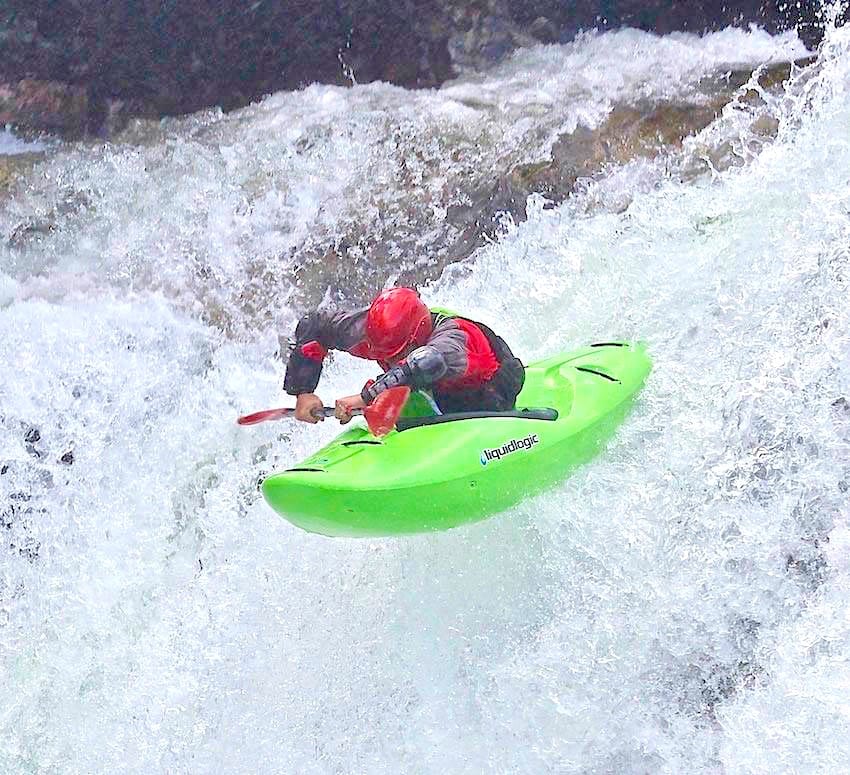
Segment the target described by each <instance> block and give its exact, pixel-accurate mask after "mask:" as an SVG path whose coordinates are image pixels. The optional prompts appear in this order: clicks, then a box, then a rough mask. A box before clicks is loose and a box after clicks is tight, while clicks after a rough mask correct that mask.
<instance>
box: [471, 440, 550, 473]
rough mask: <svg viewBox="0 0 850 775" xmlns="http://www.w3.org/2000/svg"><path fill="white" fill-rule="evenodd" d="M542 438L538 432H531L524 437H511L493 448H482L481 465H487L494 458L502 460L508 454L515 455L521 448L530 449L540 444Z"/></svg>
mask: <svg viewBox="0 0 850 775" xmlns="http://www.w3.org/2000/svg"><path fill="white" fill-rule="evenodd" d="M539 443H540V439H538V438H537V434H536V433H529V434H528V436H526V437H525V438H524V439H511V440H510V441H507V442H505V443H504V444H502V446H501V447H494V448H493V449H482V450H481V465H482V466H486V465H487V463H489V462H490V461H492V460H501V459H502V458H503V457H507V456H508V455H513V453H514V452H519V451H520V450H525V451H528V450H529V449H531V448H532V447H533V446H534V445H535V444H539Z"/></svg>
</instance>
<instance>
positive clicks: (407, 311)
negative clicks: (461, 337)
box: [366, 288, 431, 361]
mask: <svg viewBox="0 0 850 775" xmlns="http://www.w3.org/2000/svg"><path fill="white" fill-rule="evenodd" d="M430 334H431V311H430V310H429V309H428V307H426V306H425V303H424V302H423V301H422V299H420V298H419V294H418V293H417V292H416V291H414V290H413V289H412V288H390V289H389V290H387V291H382V292H381V293H379V294H378V295H377V296H376V297H375V300H374V301H373V302H372V306H371V307H369V312H368V313H366V341H367V342H368V343H369V354H370V355H371V356H372V357H373V358H376V359H377V360H379V361H388V360H390V359H391V358H394V357H396V356H397V355H398V354H399V353H401V352H402V351H403V350H404V349H405V348H406V347H407V346H408V345H411V344H415V345H417V346H418V345H422V344H425V342H426V341H427V340H428V337H429V336H430Z"/></svg>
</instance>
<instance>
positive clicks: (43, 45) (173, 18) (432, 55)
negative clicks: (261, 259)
mask: <svg viewBox="0 0 850 775" xmlns="http://www.w3.org/2000/svg"><path fill="white" fill-rule="evenodd" d="M2 5H3V8H2V9H0V124H2V123H11V124H15V125H18V126H20V127H24V128H30V129H35V130H46V131H50V132H57V133H60V134H63V135H64V136H66V137H79V136H82V135H85V134H94V135H98V134H100V135H108V134H109V133H110V132H111V131H114V130H115V129H119V128H120V127H121V125H122V124H123V123H124V122H125V120H126V119H127V118H128V117H130V116H140V115H141V116H148V117H150V116H161V115H169V114H180V113H188V112H192V111H195V110H199V109H201V108H204V107H208V106H211V105H219V106H221V107H222V108H224V109H225V110H229V109H233V108H237V107H241V106H243V105H245V104H247V103H249V102H251V101H252V100H255V99H257V98H259V97H261V96H263V95H264V94H268V93H271V92H275V91H280V90H284V89H295V88H298V87H300V86H302V85H304V84H307V83H311V82H320V83H331V84H347V83H352V82H354V81H355V80H356V81H357V82H359V83H366V82H369V81H374V80H383V81H388V82H391V83H395V84H398V85H401V86H406V87H434V86H438V85H439V84H441V83H443V82H444V81H445V80H447V79H449V78H452V77H455V76H456V75H458V74H459V73H461V72H463V71H465V70H469V69H476V68H481V67H485V66H487V65H489V64H493V63H495V62H497V61H499V60H500V59H501V58H503V57H504V56H506V55H507V54H508V53H509V52H510V51H512V50H514V49H515V48H517V47H519V46H524V45H529V44H533V43H535V42H544V43H552V42H566V41H569V40H570V39H572V38H573V37H574V36H575V35H576V34H577V33H578V32H579V31H580V30H588V29H592V28H600V29H610V28H614V27H622V26H631V27H636V28H639V29H643V30H648V31H655V32H658V33H666V32H671V31H674V30H686V31H693V32H704V31H707V30H714V29H719V28H723V27H727V26H730V25H738V26H744V25H747V24H750V23H755V24H758V25H760V26H762V27H764V28H766V29H768V30H769V31H772V32H773V31H778V30H781V29H786V28H789V27H796V28H797V29H798V30H799V32H800V35H801V37H802V38H803V40H804V41H805V42H806V44H807V45H808V46H809V47H810V48H813V47H814V46H816V45H817V43H818V41H819V37H820V34H821V31H820V26H819V23H820V20H819V13H820V3H819V2H817V0H800V1H799V2H797V3H788V2H786V0H739V2H729V0H698V1H695V0H577V1H576V0H526V1H525V2H522V3H513V2H510V0H394V2H388V1H387V0H310V2H307V0H179V2H176V1H175V0H7V2H5V3H3V4H2Z"/></svg>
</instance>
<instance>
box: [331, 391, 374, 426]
mask: <svg viewBox="0 0 850 775" xmlns="http://www.w3.org/2000/svg"><path fill="white" fill-rule="evenodd" d="M364 406H366V404H365V402H364V401H363V399H362V398H361V397H360V394H359V393H358V394H357V395H356V396H346V397H345V398H338V399H337V402H336V407H335V412H334V416H335V417H336V419H337V420H339V421H340V422H341V423H342V424H343V425H345V424H346V423H347V422H348V421H349V420H351V412H352V410H353V409H362V408H363V407H364Z"/></svg>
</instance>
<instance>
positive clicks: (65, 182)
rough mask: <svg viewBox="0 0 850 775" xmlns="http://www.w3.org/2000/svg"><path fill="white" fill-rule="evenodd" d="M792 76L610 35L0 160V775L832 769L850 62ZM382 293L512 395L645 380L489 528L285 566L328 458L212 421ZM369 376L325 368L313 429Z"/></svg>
mask: <svg viewBox="0 0 850 775" xmlns="http://www.w3.org/2000/svg"><path fill="white" fill-rule="evenodd" d="M806 55H807V52H806V51H805V49H804V47H803V46H802V45H801V44H800V42H799V41H798V39H797V37H796V35H795V34H793V33H792V34H786V35H782V36H773V37H771V36H769V35H767V34H766V33H764V32H761V31H759V30H755V29H753V30H750V31H741V30H731V29H730V30H725V31H721V32H718V33H713V34H710V35H706V36H704V37H697V36H693V35H687V34H674V35H669V36H664V37H658V36H654V35H651V34H646V33H640V32H637V31H634V30H622V31H618V32H608V33H603V34H590V35H583V36H581V37H580V38H579V39H577V40H576V41H575V42H573V43H570V44H568V45H557V46H539V47H536V48H532V49H527V50H521V51H519V52H517V53H516V54H515V55H514V56H513V57H511V58H510V59H509V60H508V61H507V62H505V63H504V64H502V65H500V66H498V67H497V68H495V69H494V70H492V71H490V72H487V73H482V74H477V75H469V76H465V77H464V78H462V79H458V80H457V81H454V82H451V83H449V84H446V85H445V86H443V87H442V88H441V89H438V90H431V91H406V90H404V89H401V88H397V87H393V86H389V85H387V84H380V83H376V84H370V85H356V84H355V85H353V86H352V87H351V88H347V89H346V88H338V87H330V86H318V85H313V86H310V87H307V88H305V89H303V90H301V91H298V92H293V93H279V94H275V95H270V96H269V97H267V98H266V99H264V100H263V101H261V102H259V103H257V104H255V105H252V106H249V107H248V108H245V109H243V110H240V111H236V112H234V113H230V114H222V113H221V112H219V111H214V110H211V111H206V112H203V113H199V114H195V115H193V116H189V117H185V118H181V119H166V120H163V121H162V122H157V123H151V122H147V123H146V122H137V123H136V124H134V125H133V126H131V127H130V128H128V130H127V131H126V132H125V133H124V134H123V135H122V136H121V137H119V138H118V139H116V140H115V141H114V142H110V143H91V142H88V143H66V144H58V143H47V144H46V145H42V146H32V145H30V144H28V143H27V142H25V141H24V140H21V139H18V138H16V137H14V136H13V135H12V134H11V133H8V132H6V133H3V134H0V154H6V157H5V158H7V159H12V160H14V159H15V158H16V157H17V156H19V155H22V154H23V155H24V156H26V155H27V154H33V153H35V154H37V157H36V160H35V161H30V162H29V163H27V164H24V165H22V166H21V167H20V168H18V171H17V173H16V176H14V179H13V180H12V182H11V183H9V184H8V187H7V189H5V190H4V189H0V363H1V364H2V369H0V440H2V450H0V543H2V545H0V687H2V688H0V771H2V772H9V773H13V772H14V773H116V772H122V773H159V772H161V773H175V774H176V773H212V772H227V773H317V774H318V773H400V772H403V773H441V772H448V773H470V774H473V773H475V774H477V773H483V772H487V773H577V774H578V773H582V774H587V775H589V774H590V773H684V772H688V773H728V774H729V775H732V774H733V773H765V774H768V773H771V774H775V773H782V772H789V773H790V772H793V773H838V772H846V771H847V768H848V762H850V734H848V729H850V703H849V702H848V696H850V605H848V595H850V505H849V504H848V501H850V494H848V491H850V304H848V285H850V134H848V126H850V87H848V84H850V29H841V28H839V29H830V30H828V32H827V37H826V39H825V42H824V44H823V46H822V49H821V51H820V54H819V57H818V59H817V60H816V61H815V62H814V63H810V64H807V65H805V66H792V67H791V69H790V72H789V75H788V77H787V78H786V79H785V80H784V82H782V83H780V84H779V85H778V86H777V87H776V88H774V89H772V90H768V89H764V88H762V86H761V85H760V83H759V81H758V75H759V73H760V72H761V71H762V70H763V68H765V67H768V66H770V65H772V64H776V63H782V62H790V61H792V60H795V59H799V58H802V57H805V56H806ZM742 68H743V69H750V70H752V69H753V68H755V69H756V72H755V73H754V75H753V77H752V78H751V79H750V80H749V82H748V85H745V86H743V87H741V88H740V89H738V90H737V91H735V93H734V94H732V95H731V99H730V100H729V101H728V104H726V106H725V107H724V108H723V109H722V111H720V112H719V115H717V117H716V118H714V119H713V120H712V121H710V122H709V123H708V125H707V126H705V127H703V128H700V129H699V130H698V131H696V132H694V133H692V134H690V135H689V136H688V137H686V138H685V139H684V141H682V142H677V143H670V144H665V145H664V146H663V147H661V148H660V149H659V150H658V152H654V153H652V154H632V155H631V156H629V158H622V159H619V160H618V159H614V160H610V159H609V160H608V161H606V162H605V163H604V164H602V165H601V166H600V167H599V168H598V169H595V170H593V171H592V172H591V173H588V174H586V175H579V176H578V177H577V180H576V182H575V186H574V187H573V188H572V189H571V190H570V191H569V194H568V195H565V196H564V197H561V198H560V199H559V200H558V201H554V200H553V199H552V198H548V197H547V196H546V195H545V194H541V193H536V194H532V195H531V196H530V197H529V198H528V200H527V202H526V203H524V204H525V207H524V209H523V211H522V213H521V214H519V215H518V214H517V212H509V211H507V210H505V211H499V212H495V213H493V214H492V216H490V215H488V217H489V218H490V222H489V224H488V228H487V230H485V231H486V234H485V235H484V236H483V237H482V238H481V239H480V242H479V243H477V244H471V245H470V247H469V255H467V256H457V255H454V254H452V252H451V246H453V245H456V244H457V243H458V241H459V240H461V241H462V240H467V242H468V231H465V230H468V226H469V223H472V222H474V221H475V209H474V208H475V194H476V192H480V191H481V190H484V189H486V184H487V182H488V180H492V179H493V176H494V171H499V172H505V171H507V170H510V169H515V168H517V167H518V166H519V165H526V167H525V168H529V166H528V165H532V166H533V165H540V164H545V163H546V161H547V159H549V158H550V157H551V155H552V153H553V148H554V147H555V146H556V144H557V143H563V142H564V138H569V137H570V136H571V135H573V134H575V133H578V132H585V133H587V132H590V133H594V132H598V131H599V128H600V127H602V126H603V124H604V122H605V121H606V118H607V117H608V116H610V114H611V112H612V110H614V108H615V107H617V106H619V107H622V106H635V105H646V104H651V103H658V102H662V101H663V102H665V104H672V105H674V106H675V105H682V106H693V105H695V104H699V103H700V102H701V101H702V102H706V101H708V100H709V97H707V96H705V94H706V93H705V89H706V88H708V87H707V86H706V84H710V83H722V82H723V80H724V78H727V77H728V73H730V72H731V71H733V70H734V71H738V70H740V69H742ZM727 79H728V78H727ZM591 137H592V138H596V139H597V140H598V141H599V142H602V141H603V140H602V139H600V138H601V136H600V135H598V134H592V135H591ZM594 141H595V140H594ZM605 142H610V139H609V140H605ZM0 158H2V157H0ZM464 208H466V209H464ZM469 213H472V215H471V216H468V214H469ZM400 279H403V280H406V281H415V282H417V283H419V284H420V286H421V288H422V293H423V295H424V297H425V298H426V299H427V300H428V301H429V302H430V303H434V304H439V305H444V306H447V307H450V308H452V309H456V310H459V311H462V312H463V313H464V314H466V315H468V316H470V317H472V318H474V319H480V320H482V321H484V322H488V323H490V324H491V325H493V326H494V327H495V328H496V329H497V331H498V332H499V333H500V334H501V335H502V336H504V337H505V338H506V339H507V340H508V341H509V342H510V343H511V345H512V347H513V348H514V351H515V352H516V353H517V354H518V355H519V356H520V357H522V358H523V359H524V360H525V361H527V362H528V361H532V360H535V359H538V358H542V357H544V356H546V355H548V354H551V353H554V352H557V351H561V350H567V349H571V348H575V347H579V346H582V345H584V344H585V343H587V342H590V341H600V340H610V339H619V338H627V339H641V340H643V341H645V342H647V344H648V346H649V350H650V352H651V354H652V357H653V360H654V370H653V373H652V374H651V375H650V378H649V380H648V382H647V385H646V387H645V389H644V390H643V392H642V393H641V395H640V398H639V400H638V401H637V403H636V405H635V407H634V410H633V412H632V413H631V415H630V416H629V417H628V419H627V420H626V422H625V423H624V424H623V426H622V427H621V429H620V430H619V431H618V433H617V434H616V436H615V437H614V439H613V440H612V441H611V443H610V444H609V445H608V446H607V447H606V449H605V450H604V452H603V453H602V454H600V456H599V457H598V458H597V459H596V460H594V461H593V462H591V463H590V464H588V465H586V466H584V467H583V468H581V469H580V470H579V471H578V472H577V473H575V474H574V475H573V476H572V477H571V478H569V479H567V480H566V481H564V482H563V484H561V485H560V486H559V487H557V488H556V489H554V490H552V491H548V492H546V493H544V494H541V495H539V496H537V497H533V498H530V499H528V500H526V501H525V502H524V503H522V504H521V505H520V506H518V507H516V508H514V509H512V510H511V511H509V512H507V513H504V514H501V515H497V516H495V517H492V518H490V519H488V520H485V521H483V522H479V523H477V524H473V525H469V526H466V527H462V528H458V529H455V530H451V531H447V532H444V533H438V534H429V535H422V536H414V537H408V538H402V539H386V540H345V539H328V538H324V537H321V536H315V535H310V534H307V533H304V532H301V531H299V530H298V529H296V528H294V527H292V526H291V525H289V524H288V523H286V522H285V521H283V520H281V519H280V518H278V517H277V516H276V515H275V514H274V513H273V512H272V511H271V510H270V509H269V508H268V507H267V506H266V504H265V503H264V502H263V500H262V497H261V495H260V492H259V490H258V484H259V482H260V481H261V480H262V478H263V477H264V476H265V475H267V474H268V473H270V472H272V471H274V470H276V469H278V468H281V467H285V466H288V465H291V464H292V463H293V462H295V461H297V460H298V459H300V458H301V457H303V456H305V455H307V454H308V453H310V452H311V451H313V450H315V449H316V448H317V447H318V446H319V445H320V444H322V443H325V442H327V441H328V440H329V439H331V438H332V437H333V436H334V434H335V433H336V432H337V431H338V428H336V427H334V423H332V422H326V423H324V424H323V425H320V426H317V427H305V426H298V427H295V426H294V425H292V424H285V423H267V424H264V425H260V426H255V427H252V428H247V429H246V428H240V427H237V425H236V424H235V422H234V420H235V417H236V416H237V415H238V414H243V413H247V412H249V411H254V410H257V409H260V408H265V407H269V406H276V405H281V404H282V403H284V401H285V398H286V397H285V396H282V395H281V387H280V386H281V382H282V374H283V364H282V362H281V359H280V357H279V353H280V350H281V341H280V337H283V339H284V340H285V338H286V336H287V335H288V334H289V333H290V331H291V329H292V327H293V325H294V322H295V321H296V320H297V318H298V316H299V315H300V314H302V313H303V311H304V310H305V309H307V308H308V307H309V306H310V305H314V304H318V303H320V302H321V303H326V304H339V303H343V304H344V303H354V302H355V301H362V300H363V299H364V298H366V297H367V296H368V295H369V294H371V293H374V292H375V291H377V290H379V289H380V288H381V287H382V286H384V285H387V284H392V283H393V282H396V281H398V280H400ZM373 372H374V368H373V367H371V366H370V364H368V363H365V362H362V361H356V360H355V359H352V358H350V357H349V356H346V355H337V356H335V357H334V359H333V360H332V362H330V363H329V364H328V366H327V367H326V369H325V375H324V377H323V381H322V383H321V385H320V390H319V393H320V395H321V396H322V397H323V398H324V399H325V403H329V402H332V400H333V399H334V398H335V397H336V396H338V395H345V394H349V393H352V392H354V391H355V390H358V389H359V388H360V386H362V384H363V381H364V380H365V379H366V378H367V377H369V376H373ZM423 454H439V450H423Z"/></svg>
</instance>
